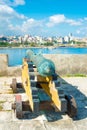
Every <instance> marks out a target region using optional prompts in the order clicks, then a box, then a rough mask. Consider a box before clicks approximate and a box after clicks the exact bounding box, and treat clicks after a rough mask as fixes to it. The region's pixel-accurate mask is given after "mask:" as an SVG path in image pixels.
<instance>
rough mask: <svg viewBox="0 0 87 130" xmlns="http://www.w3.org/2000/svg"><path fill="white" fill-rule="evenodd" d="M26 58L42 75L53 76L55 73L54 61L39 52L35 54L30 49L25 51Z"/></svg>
mask: <svg viewBox="0 0 87 130" xmlns="http://www.w3.org/2000/svg"><path fill="white" fill-rule="evenodd" d="M26 55H27V58H29V59H30V60H31V61H32V62H33V64H34V65H35V66H36V67H37V70H38V72H39V74H40V75H42V76H53V75H55V65H54V63H53V62H52V61H51V60H49V59H46V58H45V57H43V55H41V54H35V53H34V52H33V51H32V50H30V49H29V50H28V51H27V52H26Z"/></svg>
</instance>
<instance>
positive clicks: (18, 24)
mask: <svg viewBox="0 0 87 130" xmlns="http://www.w3.org/2000/svg"><path fill="white" fill-rule="evenodd" d="M86 5H87V1H84V0H83V1H82V0H80V1H75V0H73V1H70V0H61V1H60V0H37V1H36V0H0V35H25V34H30V35H39V36H66V35H68V34H69V33H72V34H73V35H74V36H75V37H87V9H86Z"/></svg>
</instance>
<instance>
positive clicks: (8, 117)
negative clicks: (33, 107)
mask: <svg viewBox="0 0 87 130" xmlns="http://www.w3.org/2000/svg"><path fill="white" fill-rule="evenodd" d="M16 78H17V81H18V82H21V77H16ZM11 82H12V77H0V130H86V129H87V77H69V78H68V77H60V82H61V87H62V88H63V89H64V92H65V94H72V95H73V96H74V97H75V99H76V102H77V106H78V114H77V116H76V117H75V118H74V119H72V118H70V117H69V116H68V115H67V114H63V113H55V112H50V111H49V112H44V111H41V112H40V113H37V114H36V113H34V114H30V113H29V112H25V113H24V118H23V119H21V120H19V119H17V118H16V116H15V113H14V111H13V110H12V109H11V104H12V103H13V102H14V100H15V94H13V93H12V91H11V89H10V84H11ZM21 94H22V96H23V100H26V99H27V97H26V95H25V93H21Z"/></svg>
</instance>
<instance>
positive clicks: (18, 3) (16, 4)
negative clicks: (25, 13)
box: [0, 0, 25, 6]
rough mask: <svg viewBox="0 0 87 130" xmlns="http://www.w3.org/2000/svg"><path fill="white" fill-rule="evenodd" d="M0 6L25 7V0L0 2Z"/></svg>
mask: <svg viewBox="0 0 87 130" xmlns="http://www.w3.org/2000/svg"><path fill="white" fill-rule="evenodd" d="M0 4H3V5H9V6H18V5H24V4H25V0H13V1H12V0H0Z"/></svg>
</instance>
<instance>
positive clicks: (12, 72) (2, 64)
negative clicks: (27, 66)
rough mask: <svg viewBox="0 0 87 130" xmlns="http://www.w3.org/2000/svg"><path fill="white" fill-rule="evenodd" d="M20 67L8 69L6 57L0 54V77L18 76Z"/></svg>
mask: <svg viewBox="0 0 87 130" xmlns="http://www.w3.org/2000/svg"><path fill="white" fill-rule="evenodd" d="M20 75H21V66H15V67H9V66H8V55H6V54H0V76H20Z"/></svg>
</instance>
